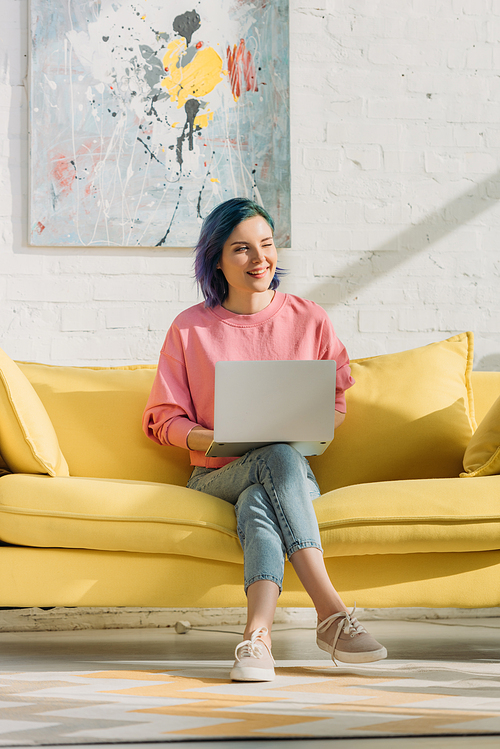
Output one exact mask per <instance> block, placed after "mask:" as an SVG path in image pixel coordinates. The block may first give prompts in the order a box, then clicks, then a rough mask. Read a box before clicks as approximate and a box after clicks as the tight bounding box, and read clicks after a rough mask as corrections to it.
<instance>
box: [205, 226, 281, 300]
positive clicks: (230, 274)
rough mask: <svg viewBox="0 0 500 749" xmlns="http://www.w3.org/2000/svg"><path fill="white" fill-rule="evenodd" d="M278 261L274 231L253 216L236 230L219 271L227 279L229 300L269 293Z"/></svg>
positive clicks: (226, 244) (225, 249) (220, 261)
mask: <svg viewBox="0 0 500 749" xmlns="http://www.w3.org/2000/svg"><path fill="white" fill-rule="evenodd" d="M277 261H278V254H277V252H276V247H275V246H274V239H273V231H272V229H271V227H270V226H269V224H268V223H267V221H266V220H265V218H263V217H262V216H252V218H247V219H246V220H245V221H242V222H241V223H240V224H238V226H236V228H235V229H233V231H232V232H231V234H230V235H229V237H228V238H227V240H226V242H225V243H224V247H223V248H222V254H221V256H220V260H219V263H218V265H217V268H219V269H220V270H221V271H222V272H223V274H224V276H225V278H226V281H227V283H228V286H229V296H234V294H235V293H236V294H238V295H240V294H255V293H259V292H265V291H267V290H268V289H269V286H270V284H271V281H272V280H273V277H274V272H275V270H276V263H277Z"/></svg>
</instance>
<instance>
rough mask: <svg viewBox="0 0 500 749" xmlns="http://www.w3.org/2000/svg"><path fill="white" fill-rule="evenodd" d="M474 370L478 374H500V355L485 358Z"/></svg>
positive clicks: (490, 355)
mask: <svg viewBox="0 0 500 749" xmlns="http://www.w3.org/2000/svg"><path fill="white" fill-rule="evenodd" d="M474 369H475V370H477V371H478V372H500V354H489V355H488V356H483V358H482V359H480V360H479V361H478V363H477V365H476V366H475V367H474Z"/></svg>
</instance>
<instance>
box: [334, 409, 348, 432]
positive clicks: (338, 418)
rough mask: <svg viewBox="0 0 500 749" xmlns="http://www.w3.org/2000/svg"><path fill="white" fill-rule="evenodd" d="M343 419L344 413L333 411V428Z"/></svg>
mask: <svg viewBox="0 0 500 749" xmlns="http://www.w3.org/2000/svg"><path fill="white" fill-rule="evenodd" d="M344 419H345V414H343V413H342V411H335V421H334V425H335V429H337V427H339V426H340V425H341V424H342V422H343V421H344Z"/></svg>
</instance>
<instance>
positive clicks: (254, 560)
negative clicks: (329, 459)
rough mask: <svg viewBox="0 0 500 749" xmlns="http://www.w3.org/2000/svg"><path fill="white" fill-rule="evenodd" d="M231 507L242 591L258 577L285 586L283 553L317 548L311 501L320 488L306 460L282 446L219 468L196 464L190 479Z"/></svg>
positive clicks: (192, 485)
mask: <svg viewBox="0 0 500 749" xmlns="http://www.w3.org/2000/svg"><path fill="white" fill-rule="evenodd" d="M187 485H188V487H189V488H190V489H196V490H197V491H200V492H205V493H206V494H211V495H212V496H214V497H220V499H223V500H224V501H225V502H230V503H231V504H232V505H234V507H235V512H236V519H237V527H238V536H239V539H240V542H241V545H242V547H243V557H244V577H245V592H246V591H247V589H248V587H249V585H251V584H252V583H254V582H256V581H257V580H272V581H273V582H274V583H276V585H277V586H278V587H279V589H280V592H281V588H282V585H283V572H284V567H285V555H287V556H288V558H290V557H291V556H292V554H293V553H294V552H295V551H298V550H299V549H305V548H308V547H314V548H316V549H320V550H321V542H320V537H319V529H318V522H317V520H316V515H315V513H314V509H313V505H312V500H313V499H316V497H319V495H320V490H319V487H318V484H317V481H316V479H315V478H314V474H313V472H312V470H311V468H310V466H309V462H308V461H307V459H306V458H304V457H302V455H301V454H300V453H299V452H297V450H296V449H295V448H294V447H291V446H290V445H286V444H275V445H268V446H266V447H259V448H256V449H255V450H250V451H249V452H247V453H245V455H243V456H242V457H241V458H238V460H234V461H232V462H231V463H228V465H225V466H223V467H222V468H201V467H196V468H195V469H194V471H193V473H192V474H191V477H190V479H189V481H188V484H187Z"/></svg>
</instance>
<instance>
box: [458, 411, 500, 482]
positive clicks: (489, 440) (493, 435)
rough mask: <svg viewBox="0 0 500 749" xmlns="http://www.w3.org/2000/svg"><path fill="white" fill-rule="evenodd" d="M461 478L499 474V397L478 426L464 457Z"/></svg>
mask: <svg viewBox="0 0 500 749" xmlns="http://www.w3.org/2000/svg"><path fill="white" fill-rule="evenodd" d="M464 469H465V471H464V473H461V474H460V476H461V477H468V476H471V477H474V476H492V475H494V474H497V473H500V397H499V398H497V400H496V401H495V403H494V404H493V405H492V407H491V408H490V410H489V411H488V413H487V414H486V416H485V417H484V419H483V420H482V422H481V423H480V424H479V426H478V428H477V430H476V431H475V433H474V436H473V437H472V439H471V441H470V442H469V444H468V446H467V449H466V451H465V455H464Z"/></svg>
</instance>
